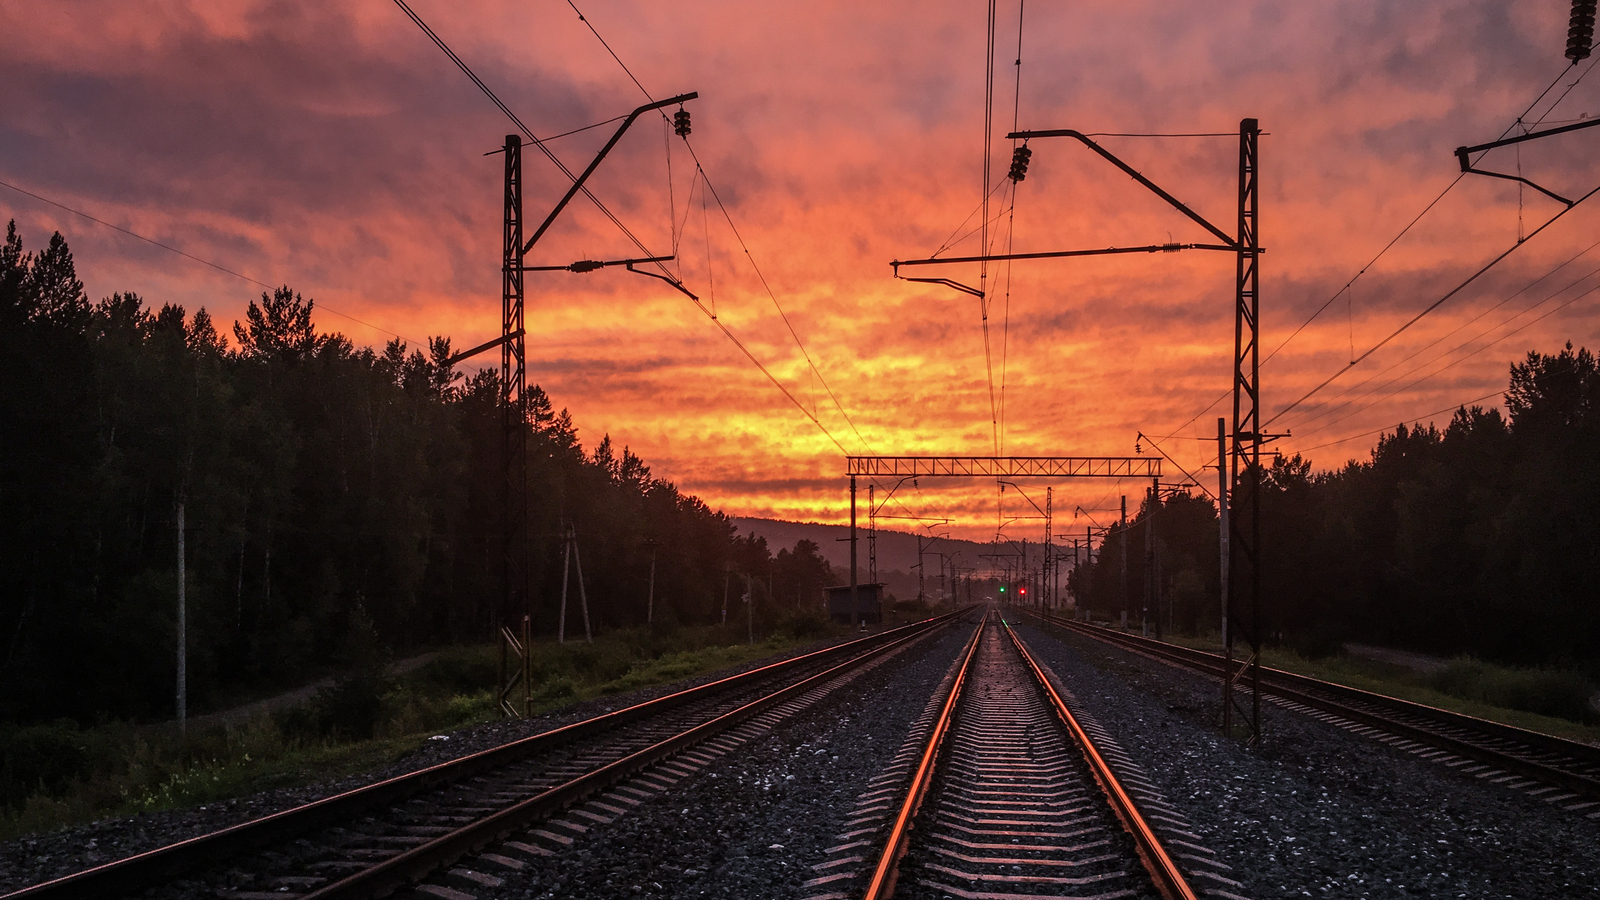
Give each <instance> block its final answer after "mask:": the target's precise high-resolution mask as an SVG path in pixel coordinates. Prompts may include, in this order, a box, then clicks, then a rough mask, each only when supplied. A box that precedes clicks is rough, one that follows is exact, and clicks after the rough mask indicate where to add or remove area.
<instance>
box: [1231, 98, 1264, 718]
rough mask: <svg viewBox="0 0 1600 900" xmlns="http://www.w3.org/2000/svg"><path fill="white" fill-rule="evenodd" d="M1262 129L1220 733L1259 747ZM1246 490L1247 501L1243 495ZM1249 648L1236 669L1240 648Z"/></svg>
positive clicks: (1244, 256)
mask: <svg viewBox="0 0 1600 900" xmlns="http://www.w3.org/2000/svg"><path fill="white" fill-rule="evenodd" d="M1260 136H1261V129H1260V127H1259V126H1258V123H1257V122H1256V120H1255V119H1244V120H1242V121H1241V122H1240V123H1239V232H1238V234H1239V237H1238V239H1237V241H1235V242H1234V248H1235V250H1236V251H1237V265H1236V275H1237V277H1236V279H1235V281H1236V285H1237V290H1236V291H1235V300H1236V302H1235V304H1234V324H1233V452H1232V454H1231V458H1230V464H1231V466H1232V470H1233V471H1232V475H1233V477H1232V479H1230V480H1231V481H1232V482H1233V491H1232V495H1233V507H1232V509H1231V510H1230V521H1229V529H1230V536H1229V539H1228V550H1229V556H1230V559H1231V560H1232V564H1231V565H1230V567H1229V569H1230V571H1229V579H1228V619H1229V622H1228V634H1227V638H1226V640H1225V641H1224V644H1223V681H1222V730H1223V733H1224V734H1229V735H1232V734H1233V731H1234V717H1235V714H1238V715H1239V716H1240V717H1241V718H1242V719H1243V720H1244V721H1243V722H1242V725H1243V732H1244V734H1243V737H1244V739H1245V742H1246V743H1247V744H1249V745H1250V746H1259V745H1260V743H1261V691H1260V686H1261V638H1262V633H1261V625H1262V623H1261V441H1262V438H1263V435H1262V433H1261V319H1260V313H1261V305H1260V290H1259V287H1260V266H1259V260H1260V256H1261V234H1260V231H1259V229H1258V224H1259V222H1258V219H1257V216H1256V207H1257V196H1258V186H1259V179H1258V178H1257V175H1258V171H1259V162H1260V160H1259V144H1260ZM1241 493H1242V495H1243V496H1241ZM1241 637H1242V638H1243V639H1244V640H1245V643H1246V654H1245V657H1244V658H1243V659H1242V660H1240V664H1239V667H1238V669H1237V670H1236V669H1235V668H1234V659H1235V646H1236V644H1237V643H1238V641H1239V639H1240V638H1241ZM1242 679H1247V680H1248V681H1249V683H1250V703H1249V707H1248V708H1245V707H1243V706H1239V705H1238V698H1237V697H1236V696H1235V692H1234V684H1235V682H1237V681H1240V680H1242Z"/></svg>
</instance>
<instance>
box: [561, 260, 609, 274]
mask: <svg viewBox="0 0 1600 900" xmlns="http://www.w3.org/2000/svg"><path fill="white" fill-rule="evenodd" d="M604 266H605V263H603V262H600V261H599V260H597V259H580V260H578V261H577V262H575V263H573V264H572V265H570V266H567V269H568V270H569V271H572V272H593V271H594V270H595V269H599V268H604Z"/></svg>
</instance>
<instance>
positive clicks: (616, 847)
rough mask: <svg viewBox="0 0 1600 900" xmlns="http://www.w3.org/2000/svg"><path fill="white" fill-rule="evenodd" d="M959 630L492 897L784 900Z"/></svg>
mask: <svg viewBox="0 0 1600 900" xmlns="http://www.w3.org/2000/svg"><path fill="white" fill-rule="evenodd" d="M971 633H972V625H971V624H957V625H956V626H954V627H953V628H949V629H945V630H944V631H943V633H941V634H940V635H937V636H935V637H933V638H931V639H930V640H928V641H926V642H923V643H921V644H919V645H918V646H916V647H913V648H909V649H908V650H907V651H905V652H904V653H903V654H901V655H900V656H899V657H897V658H896V659H893V660H891V661H889V663H888V664H886V665H884V666H883V667H881V668H878V669H876V670H874V671H872V672H870V673H868V674H867V675H865V676H863V677H861V678H859V679H856V680H855V681H852V682H851V683H850V684H849V685H847V686H846V687H844V688H843V689H841V690H839V691H837V692H835V693H834V695H833V696H831V697H828V698H826V699H824V700H822V701H821V702H819V703H818V704H817V705H815V706H813V707H811V708H809V709H807V710H804V711H803V712H801V713H799V714H798V715H797V716H795V717H794V718H793V719H790V720H788V721H786V722H784V723H782V724H781V725H779V726H778V727H777V728H776V729H774V730H772V731H770V732H767V733H766V734H764V735H762V736H760V737H758V738H756V739H754V740H752V741H751V742H750V743H749V744H746V745H744V746H743V747H741V748H740V749H739V751H738V752H737V753H734V754H730V755H729V756H727V757H724V758H722V759H719V760H717V761H716V762H713V763H711V764H710V765H708V766H707V767H706V768H705V770H703V771H701V772H699V773H697V774H696V775H694V776H693V777H691V778H688V779H685V780H684V781H683V782H681V783H680V784H678V785H677V786H676V787H675V788H673V789H672V790H671V791H670V792H669V793H667V794H665V795H663V796H660V797H656V798H654V799H653V800H651V801H648V802H646V803H644V804H643V805H641V806H639V807H637V808H635V809H632V810H629V811H628V813H627V814H626V815H623V816H621V817H620V818H618V819H617V820H616V821H615V822H613V823H612V824H610V825H608V826H604V827H601V828H595V829H592V830H591V831H590V832H589V833H588V834H586V835H584V836H583V838H581V839H580V840H579V841H578V842H577V843H575V844H574V845H573V846H572V847H571V848H570V850H569V851H568V852H567V853H564V854H562V855H561V856H558V857H554V858H550V859H548V860H539V861H528V862H527V863H526V867H525V868H524V869H523V871H521V872H519V873H515V874H507V873H503V872H497V873H496V874H497V875H500V876H501V877H504V878H506V883H505V884H504V885H503V886H501V887H499V888H496V889H495V895H496V896H497V897H517V898H555V897H562V898H565V897H583V898H594V900H606V898H620V897H627V898H633V897H712V898H718V897H721V898H739V900H749V898H789V897H802V896H806V895H807V894H808V893H809V892H808V891H805V890H803V889H802V888H801V887H800V885H801V884H802V883H803V882H804V881H806V880H807V879H809V878H811V877H812V876H813V875H814V874H815V873H814V872H813V871H812V870H811V868H810V867H811V866H812V865H814V864H816V863H818V862H820V861H822V860H823V859H824V858H825V854H824V851H825V850H826V849H827V848H828V847H829V846H830V845H831V844H832V842H833V841H834V836H835V835H837V834H838V833H839V832H840V831H841V830H842V827H843V825H844V821H845V819H846V818H847V817H848V815H849V814H850V812H851V810H852V809H853V807H854V804H855V801H856V798H857V797H858V796H859V795H860V794H861V793H862V792H863V791H864V790H865V789H866V785H867V783H868V782H869V781H870V780H871V779H872V778H873V777H874V776H875V775H877V774H878V773H879V772H881V771H882V770H883V769H884V768H885V767H886V766H887V765H888V764H889V761H890V759H891V758H892V757H893V756H894V754H895V753H896V751H898V750H899V749H900V745H901V743H902V742H903V740H904V738H905V735H906V733H907V731H908V730H909V729H910V727H911V725H912V723H913V721H914V720H915V719H916V718H917V717H918V716H919V715H920V714H921V713H922V712H923V709H924V707H925V706H926V705H927V702H928V697H929V695H930V694H931V693H932V691H933V690H934V689H935V688H936V687H937V686H938V684H939V682H940V680H941V679H943V678H944V676H945V673H946V672H948V671H949V669H950V666H951V665H952V664H953V663H954V661H955V658H956V655H957V653H958V652H959V651H960V650H961V648H962V647H963V645H964V644H965V642H966V640H967V639H968V638H969V637H970V636H971Z"/></svg>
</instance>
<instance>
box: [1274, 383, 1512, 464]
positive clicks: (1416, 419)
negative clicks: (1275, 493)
mask: <svg viewBox="0 0 1600 900" xmlns="http://www.w3.org/2000/svg"><path fill="white" fill-rule="evenodd" d="M1503 393H1504V391H1495V392H1494V393H1492V394H1484V395H1483V396H1482V397H1478V398H1475V399H1472V400H1465V401H1463V402H1461V403H1453V404H1451V405H1449V406H1446V407H1444V408H1443V409H1436V410H1434V411H1433V412H1430V413H1423V414H1422V415H1420V416H1416V417H1413V418H1412V420H1411V421H1413V422H1420V421H1421V420H1423V419H1426V418H1428V417H1429V416H1437V415H1443V414H1444V413H1447V412H1454V411H1455V410H1458V409H1461V408H1462V407H1464V406H1466V405H1468V404H1470V403H1482V402H1483V401H1485V400H1488V399H1489V398H1491V397H1498V396H1500V395H1501V394H1503ZM1388 430H1389V426H1387V425H1385V426H1383V427H1382V428H1374V429H1372V430H1371V431H1363V432H1361V433H1360V434H1352V435H1350V436H1349V437H1342V438H1340V439H1338V440H1337V441H1329V442H1327V443H1326V444H1318V445H1316V446H1315V447H1307V448H1305V449H1304V450H1301V451H1299V452H1301V453H1310V452H1311V451H1313V450H1321V449H1322V448H1324V447H1332V446H1334V445H1335V444H1342V443H1344V442H1345V441H1353V440H1355V439H1356V438H1364V437H1370V436H1372V435H1374V434H1378V433H1380V432H1384V431H1388Z"/></svg>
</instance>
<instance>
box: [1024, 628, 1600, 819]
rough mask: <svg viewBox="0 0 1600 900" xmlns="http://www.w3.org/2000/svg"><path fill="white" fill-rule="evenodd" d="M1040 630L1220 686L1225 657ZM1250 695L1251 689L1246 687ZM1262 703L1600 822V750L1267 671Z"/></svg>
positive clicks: (1124, 637)
mask: <svg viewBox="0 0 1600 900" xmlns="http://www.w3.org/2000/svg"><path fill="white" fill-rule="evenodd" d="M1029 615H1032V616H1033V617H1035V618H1037V619H1039V620H1040V621H1041V622H1045V623H1048V624H1050V625H1054V626H1056V627H1059V628H1063V629H1066V630H1068V631H1071V632H1074V633H1076V634H1081V635H1084V636H1086V637H1090V638H1093V639H1095V640H1098V641H1102V642H1104V643H1108V644H1112V645H1115V646H1118V647H1122V648H1124V649H1127V650H1132V651H1134V652H1137V653H1141V654H1144V655H1146V656H1149V657H1152V658H1155V659H1158V660H1160V661H1162V662H1166V663H1169V664H1172V665H1176V666H1179V667H1182V668H1185V669H1189V670H1191V671H1194V672H1199V673H1202V674H1206V675H1210V676H1213V677H1215V678H1218V679H1220V678H1221V677H1222V672H1223V660H1222V657H1220V656H1218V655H1216V654H1214V653H1207V652H1205V651H1203V650H1194V649H1191V648H1188V647H1180V646H1178V645H1176V644H1169V643H1166V642H1165V641H1158V640H1155V639H1152V638H1146V637H1140V636H1138V635H1132V634H1126V633H1124V632H1120V631H1115V630H1112V629H1110V628H1105V627H1102V626H1099V625H1090V624H1086V623H1084V622H1078V621H1074V620H1071V619H1064V618H1061V617H1059V616H1054V615H1049V614H1041V613H1035V612H1030V613H1029ZM1244 689H1245V690H1248V689H1249V688H1248V686H1247V685H1246V686H1245V687H1244ZM1261 693H1262V697H1263V699H1270V700H1274V701H1276V702H1277V703H1278V704H1279V705H1282V706H1284V707H1287V708H1290V709H1297V710H1299V711H1302V712H1307V713H1310V714H1313V715H1317V716H1319V717H1322V718H1325V719H1328V720H1329V721H1334V722H1336V723H1337V724H1341V725H1344V726H1345V727H1347V728H1350V729H1351V730H1353V731H1355V732H1357V733H1360V734H1365V735H1367V736H1370V737H1375V738H1378V739H1381V740H1385V741H1386V742H1389V743H1393V744H1395V745H1397V746H1400V747H1402V748H1403V749H1407V750H1413V751H1416V752H1420V753H1422V754H1423V755H1426V756H1429V757H1431V758H1436V759H1437V760H1438V761H1440V762H1443V763H1445V764H1446V765H1450V766H1452V767H1453V768H1455V769H1457V771H1460V772H1462V773H1463V774H1469V775H1474V776H1477V777H1480V778H1484V779H1487V780H1490V781H1493V782H1496V783H1501V784H1506V785H1508V786H1511V787H1514V788H1521V789H1524V790H1526V791H1527V792H1528V793H1529V794H1533V795H1536V796H1539V797H1540V798H1541V799H1543V800H1546V801H1548V802H1551V803H1558V804H1561V805H1562V806H1563V807H1564V808H1566V809H1569V810H1573V811H1579V812H1584V813H1585V814H1588V815H1600V747H1594V746H1591V745H1589V744H1582V743H1578V742H1577V741H1569V740H1566V739H1564V738H1559V737H1555V736H1553V735H1547V734H1540V733H1539V732H1536V731H1529V730H1527V729H1523V728H1517V727H1514V726H1511V725H1502V724H1500V723H1498V722H1490V721H1487V720H1484V719H1479V718H1475V717H1473V716H1467V715H1462V714H1460V713H1454V712H1450V711H1448V710H1443V709H1438V708H1435V707H1432V706H1426V705H1423V704H1420V703H1412V702H1410V701H1408V700H1401V699H1399V698H1396V697H1387V696H1384V695H1382V694H1375V693H1372V692H1370V691H1363V690H1359V689H1357V688H1351V687H1346V686H1344V685H1340V684H1333V683H1331V682H1327V681H1320V680H1318V679H1315V678H1309V677H1307V676H1304V675H1297V674H1295V673H1293V672H1285V671H1282V670H1280V669H1271V668H1267V667H1264V666H1263V667H1262V669H1261Z"/></svg>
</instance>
